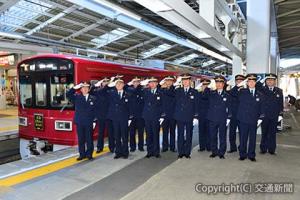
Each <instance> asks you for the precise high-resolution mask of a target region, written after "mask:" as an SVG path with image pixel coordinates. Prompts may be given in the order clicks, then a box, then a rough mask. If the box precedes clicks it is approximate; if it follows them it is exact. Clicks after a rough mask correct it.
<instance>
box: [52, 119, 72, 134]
mask: <svg viewBox="0 0 300 200" xmlns="http://www.w3.org/2000/svg"><path fill="white" fill-rule="evenodd" d="M55 130H57V131H72V122H71V121H58V120H55Z"/></svg>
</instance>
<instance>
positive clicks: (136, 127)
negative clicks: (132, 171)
mask: <svg viewBox="0 0 300 200" xmlns="http://www.w3.org/2000/svg"><path fill="white" fill-rule="evenodd" d="M144 128H145V122H144V119H143V118H134V119H133V120H132V122H131V124H130V127H129V132H130V137H129V138H130V149H131V150H135V149H136V139H135V136H136V132H137V133H138V148H139V150H143V149H144Z"/></svg>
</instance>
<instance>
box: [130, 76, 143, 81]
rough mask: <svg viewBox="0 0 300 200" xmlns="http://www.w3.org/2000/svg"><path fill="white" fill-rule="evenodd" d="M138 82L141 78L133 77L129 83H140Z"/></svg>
mask: <svg viewBox="0 0 300 200" xmlns="http://www.w3.org/2000/svg"><path fill="white" fill-rule="evenodd" d="M140 80H141V78H139V77H137V76H135V77H134V78H133V79H132V80H131V81H140Z"/></svg>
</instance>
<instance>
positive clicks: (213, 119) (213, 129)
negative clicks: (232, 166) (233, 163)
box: [207, 76, 231, 159]
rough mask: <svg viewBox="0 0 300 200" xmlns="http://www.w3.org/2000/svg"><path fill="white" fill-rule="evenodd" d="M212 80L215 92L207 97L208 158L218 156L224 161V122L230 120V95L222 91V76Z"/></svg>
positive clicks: (225, 130) (223, 79) (223, 81)
mask: <svg viewBox="0 0 300 200" xmlns="http://www.w3.org/2000/svg"><path fill="white" fill-rule="evenodd" d="M214 80H215V82H216V90H213V91H211V92H210V93H209V95H208V102H209V103H208V111H207V119H208V120H209V134H210V147H211V151H212V154H211V155H210V157H211V158H214V157H216V156H219V157H220V159H224V158H225V156H224V154H225V152H226V132H227V127H226V122H227V119H228V118H231V111H230V95H229V94H228V93H227V92H226V91H225V90H224V86H225V78H224V77H223V76H216V77H215V78H214ZM218 138H219V145H218ZM218 146H219V148H218Z"/></svg>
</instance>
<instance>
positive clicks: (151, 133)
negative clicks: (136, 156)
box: [143, 77, 163, 158]
mask: <svg viewBox="0 0 300 200" xmlns="http://www.w3.org/2000/svg"><path fill="white" fill-rule="evenodd" d="M157 85H158V80H157V78H155V77H151V78H150V79H149V83H148V86H149V88H146V89H144V92H143V98H144V109H143V118H144V120H145V128H146V142H147V155H146V158H150V157H152V156H155V157H156V158H160V157H161V156H160V143H159V129H160V124H159V119H160V118H161V115H162V98H163V93H162V92H161V91H160V90H159V89H158V88H157Z"/></svg>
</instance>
